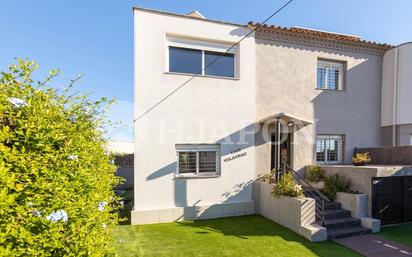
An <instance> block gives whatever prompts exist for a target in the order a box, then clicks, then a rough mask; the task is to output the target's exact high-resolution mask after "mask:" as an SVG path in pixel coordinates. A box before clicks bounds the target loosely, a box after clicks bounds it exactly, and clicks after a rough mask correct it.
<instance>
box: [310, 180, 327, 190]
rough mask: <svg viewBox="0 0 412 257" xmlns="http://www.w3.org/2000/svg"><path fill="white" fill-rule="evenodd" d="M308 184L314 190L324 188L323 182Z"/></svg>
mask: <svg viewBox="0 0 412 257" xmlns="http://www.w3.org/2000/svg"><path fill="white" fill-rule="evenodd" d="M309 183H310V184H311V185H312V186H313V187H314V188H316V189H322V188H323V187H324V186H325V181H318V182H312V181H309Z"/></svg>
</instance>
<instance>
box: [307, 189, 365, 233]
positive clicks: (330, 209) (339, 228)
mask: <svg viewBox="0 0 412 257" xmlns="http://www.w3.org/2000/svg"><path fill="white" fill-rule="evenodd" d="M307 197H310V196H307ZM324 210H325V211H324V220H323V222H322V221H321V220H320V219H319V218H318V217H319V216H320V215H316V217H317V221H316V224H318V225H321V226H323V227H325V228H326V229H327V233H328V239H329V240H333V239H338V238H345V237H352V236H360V235H366V234H370V233H372V230H371V229H369V228H365V227H362V226H361V220H360V219H358V218H353V217H351V213H350V211H347V210H344V209H342V208H341V204H340V203H337V202H328V203H326V204H325V208H324ZM316 211H317V212H318V210H316ZM322 223H323V224H322Z"/></svg>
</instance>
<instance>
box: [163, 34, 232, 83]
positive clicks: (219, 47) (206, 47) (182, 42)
mask: <svg viewBox="0 0 412 257" xmlns="http://www.w3.org/2000/svg"><path fill="white" fill-rule="evenodd" d="M166 42H167V43H166V71H165V73H170V74H184V75H194V74H192V73H181V72H174V71H170V69H169V47H179V48H185V49H191V50H200V51H201V52H202V67H201V71H202V74H199V75H198V76H202V77H213V78H224V79H239V70H238V67H239V64H238V61H239V47H238V46H235V47H232V45H233V44H234V43H233V44H232V43H220V42H212V41H206V40H198V39H190V38H184V37H179V36H173V35H166ZM230 47H232V48H231V49H230V50H229V51H227V50H228V49H229V48H230ZM208 51H210V52H216V53H227V54H233V71H234V72H233V77H226V76H214V75H207V74H205V52H208ZM226 51H227V52H226Z"/></svg>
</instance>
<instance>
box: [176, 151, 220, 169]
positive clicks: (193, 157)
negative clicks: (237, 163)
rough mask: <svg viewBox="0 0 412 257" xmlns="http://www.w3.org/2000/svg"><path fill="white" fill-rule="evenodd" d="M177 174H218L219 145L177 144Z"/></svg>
mask: <svg viewBox="0 0 412 257" xmlns="http://www.w3.org/2000/svg"><path fill="white" fill-rule="evenodd" d="M176 154H177V170H176V175H178V176H199V177H202V176H203V177H205V176H217V175H220V145H218V144H177V145H176Z"/></svg>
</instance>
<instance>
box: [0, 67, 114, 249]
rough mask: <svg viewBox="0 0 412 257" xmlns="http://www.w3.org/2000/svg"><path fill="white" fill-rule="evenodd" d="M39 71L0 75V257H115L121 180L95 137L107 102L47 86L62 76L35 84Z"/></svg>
mask: <svg viewBox="0 0 412 257" xmlns="http://www.w3.org/2000/svg"><path fill="white" fill-rule="evenodd" d="M36 69H37V64H36V63H35V62H30V61H25V60H21V59H19V60H18V62H17V63H16V64H14V65H12V66H11V67H10V68H9V71H8V72H2V73H1V74H0V256H109V255H113V254H115V253H114V248H113V246H112V244H111V237H110V233H109V231H110V228H111V227H113V226H114V225H115V224H116V223H117V220H118V217H117V214H116V210H117V209H118V198H117V197H116V195H115V194H114V192H113V188H114V187H115V186H116V185H117V184H118V182H119V179H118V178H116V177H115V176H114V170H115V166H114V165H112V164H111V163H110V160H111V159H112V157H111V156H109V155H107V154H106V151H105V140H104V137H103V134H102V132H101V130H100V128H101V127H104V126H105V123H104V122H105V119H104V110H106V109H107V105H108V103H110V101H108V100H107V99H101V100H98V101H90V100H89V98H88V96H86V95H79V94H73V93H72V92H69V90H63V91H59V90H56V89H55V88H52V87H47V84H49V83H51V82H52V81H53V80H52V79H53V78H54V77H56V76H58V75H59V70H51V71H50V73H49V77H48V78H46V79H45V80H44V81H41V82H34V81H33V80H32V73H33V72H34V71H35V70H36ZM74 81H77V80H74ZM72 86H73V85H69V88H71V87H72ZM11 98H13V99H12V101H10V99H11ZM18 99H21V100H22V101H24V102H22V101H20V100H18ZM101 202H106V203H107V204H105V206H104V208H99V203H101ZM100 206H101V205H100ZM99 210H100V211H99ZM59 215H60V216H59ZM47 217H49V218H47ZM102 224H105V225H104V226H102Z"/></svg>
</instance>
